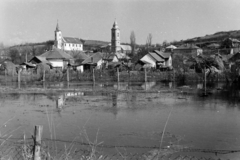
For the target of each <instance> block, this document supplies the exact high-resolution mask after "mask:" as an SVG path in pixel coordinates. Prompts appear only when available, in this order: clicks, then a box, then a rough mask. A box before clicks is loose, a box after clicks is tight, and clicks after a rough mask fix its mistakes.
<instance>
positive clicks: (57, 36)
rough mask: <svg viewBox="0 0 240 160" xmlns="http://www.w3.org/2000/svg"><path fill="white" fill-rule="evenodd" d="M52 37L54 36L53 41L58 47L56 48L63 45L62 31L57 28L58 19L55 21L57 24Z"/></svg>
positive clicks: (60, 47)
mask: <svg viewBox="0 0 240 160" xmlns="http://www.w3.org/2000/svg"><path fill="white" fill-rule="evenodd" d="M54 37H55V41H54V45H55V47H56V48H58V49H62V47H63V40H62V39H63V38H62V33H61V31H60V30H59V26H58V21H57V26H56V30H55V34H54Z"/></svg>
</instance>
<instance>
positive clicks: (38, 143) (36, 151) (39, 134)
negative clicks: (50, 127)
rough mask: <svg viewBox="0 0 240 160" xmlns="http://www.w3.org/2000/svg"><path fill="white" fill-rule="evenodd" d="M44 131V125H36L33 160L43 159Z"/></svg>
mask: <svg viewBox="0 0 240 160" xmlns="http://www.w3.org/2000/svg"><path fill="white" fill-rule="evenodd" d="M42 131H43V126H40V125H37V126H35V129H34V152H33V160H41V140H42Z"/></svg>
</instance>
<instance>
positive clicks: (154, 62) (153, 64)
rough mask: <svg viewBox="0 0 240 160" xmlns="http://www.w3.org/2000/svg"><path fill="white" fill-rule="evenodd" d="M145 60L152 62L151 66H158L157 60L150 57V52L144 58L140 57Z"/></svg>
mask: <svg viewBox="0 0 240 160" xmlns="http://www.w3.org/2000/svg"><path fill="white" fill-rule="evenodd" d="M140 60H141V61H143V62H148V63H150V64H151V67H154V68H155V67H156V60H154V59H153V58H152V57H150V56H149V55H148V54H147V55H145V56H144V57H143V58H141V59H140Z"/></svg>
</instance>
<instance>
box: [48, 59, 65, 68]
mask: <svg viewBox="0 0 240 160" xmlns="http://www.w3.org/2000/svg"><path fill="white" fill-rule="evenodd" d="M48 61H49V62H50V63H51V64H52V66H53V67H61V68H63V67H64V62H63V60H48Z"/></svg>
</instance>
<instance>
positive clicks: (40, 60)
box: [28, 56, 50, 64]
mask: <svg viewBox="0 0 240 160" xmlns="http://www.w3.org/2000/svg"><path fill="white" fill-rule="evenodd" d="M35 59H37V61H39V62H40V63H46V64H49V63H50V62H49V61H47V60H46V57H41V56H34V57H33V58H32V59H30V60H29V61H28V62H32V61H36V60H35ZM37 63H38V62H37Z"/></svg>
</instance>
